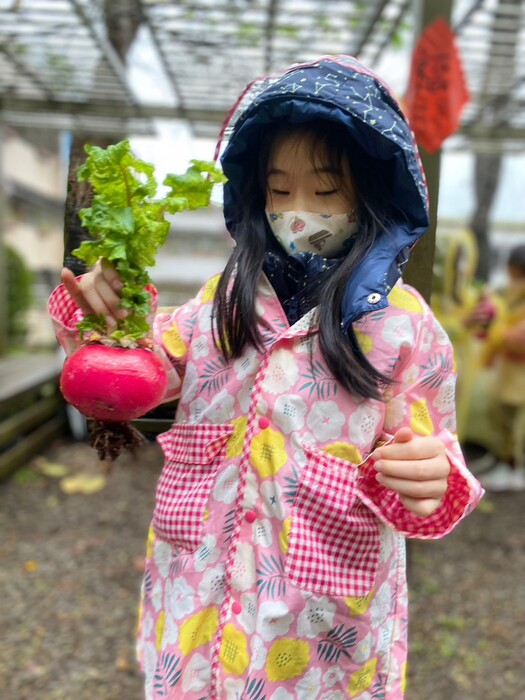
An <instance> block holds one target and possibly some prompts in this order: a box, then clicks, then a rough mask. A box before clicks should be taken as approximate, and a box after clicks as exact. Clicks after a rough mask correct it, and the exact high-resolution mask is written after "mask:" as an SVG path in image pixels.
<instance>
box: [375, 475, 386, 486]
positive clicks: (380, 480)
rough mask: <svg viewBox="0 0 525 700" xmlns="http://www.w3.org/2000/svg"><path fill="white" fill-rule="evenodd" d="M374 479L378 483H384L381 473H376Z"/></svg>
mask: <svg viewBox="0 0 525 700" xmlns="http://www.w3.org/2000/svg"><path fill="white" fill-rule="evenodd" d="M376 481H377V482H378V483H380V484H384V483H385V477H384V476H383V474H376Z"/></svg>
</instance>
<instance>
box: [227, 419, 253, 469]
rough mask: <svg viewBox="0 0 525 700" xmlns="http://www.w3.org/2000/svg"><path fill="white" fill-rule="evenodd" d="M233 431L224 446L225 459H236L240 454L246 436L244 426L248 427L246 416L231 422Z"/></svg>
mask: <svg viewBox="0 0 525 700" xmlns="http://www.w3.org/2000/svg"><path fill="white" fill-rule="evenodd" d="M232 425H233V426H234V431H233V433H232V434H231V435H230V437H229V439H228V442H227V444H226V457H229V458H230V459H232V458H233V457H238V456H239V455H240V454H241V452H242V446H243V443H244V437H245V435H246V426H247V425H248V416H241V417H240V418H235V419H234V420H232Z"/></svg>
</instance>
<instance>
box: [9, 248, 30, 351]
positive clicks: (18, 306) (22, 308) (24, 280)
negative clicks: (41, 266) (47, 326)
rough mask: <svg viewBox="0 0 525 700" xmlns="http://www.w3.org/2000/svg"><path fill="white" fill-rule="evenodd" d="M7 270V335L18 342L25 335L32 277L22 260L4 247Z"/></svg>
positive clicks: (13, 251) (10, 249) (11, 250)
mask: <svg viewBox="0 0 525 700" xmlns="http://www.w3.org/2000/svg"><path fill="white" fill-rule="evenodd" d="M5 255H6V268H7V275H6V277H7V334H8V337H9V340H10V341H14V342H17V341H20V340H22V339H23V337H24V335H25V333H26V330H27V329H26V321H25V314H26V312H27V311H28V309H29V307H30V306H31V301H32V284H33V275H32V273H31V271H30V270H29V268H28V267H27V265H26V263H25V262H24V260H23V258H22V257H21V256H20V255H19V254H18V253H17V252H16V251H15V250H14V249H13V248H11V247H9V246H5Z"/></svg>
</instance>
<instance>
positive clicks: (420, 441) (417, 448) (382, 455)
mask: <svg viewBox="0 0 525 700" xmlns="http://www.w3.org/2000/svg"><path fill="white" fill-rule="evenodd" d="M402 430H404V428H403V429H402ZM408 430H410V429H408ZM398 432H401V431H398ZM396 435H397V433H396ZM442 453H443V445H442V443H441V441H440V440H438V439H437V438H432V437H429V436H425V437H424V438H421V437H419V436H418V437H413V438H412V439H411V440H407V441H406V442H391V443H390V444H388V445H383V446H382V447H380V448H379V449H378V450H376V451H375V452H374V459H375V460H383V459H394V460H395V459H398V460H419V459H431V458H432V457H437V456H438V455H440V454H442Z"/></svg>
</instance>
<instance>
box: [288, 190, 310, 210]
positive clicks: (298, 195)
mask: <svg viewBox="0 0 525 700" xmlns="http://www.w3.org/2000/svg"><path fill="white" fill-rule="evenodd" d="M290 209H291V210H292V211H309V210H308V201H307V198H306V197H305V195H304V194H303V193H302V192H295V193H294V194H293V195H292V196H291V197H290Z"/></svg>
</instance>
